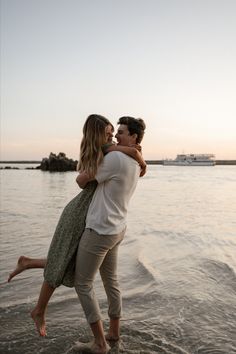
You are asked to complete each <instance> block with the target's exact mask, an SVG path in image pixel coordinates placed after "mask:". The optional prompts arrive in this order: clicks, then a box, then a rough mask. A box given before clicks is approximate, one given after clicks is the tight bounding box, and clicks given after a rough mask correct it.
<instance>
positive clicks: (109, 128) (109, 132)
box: [105, 124, 114, 143]
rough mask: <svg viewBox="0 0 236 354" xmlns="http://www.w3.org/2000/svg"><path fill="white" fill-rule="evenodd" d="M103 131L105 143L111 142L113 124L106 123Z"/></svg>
mask: <svg viewBox="0 0 236 354" xmlns="http://www.w3.org/2000/svg"><path fill="white" fill-rule="evenodd" d="M105 133H106V142H107V143H112V138H113V133H114V128H113V126H112V125H111V124H108V125H107V126H106V128H105Z"/></svg>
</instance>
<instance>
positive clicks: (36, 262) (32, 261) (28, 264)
mask: <svg viewBox="0 0 236 354" xmlns="http://www.w3.org/2000/svg"><path fill="white" fill-rule="evenodd" d="M46 262H47V259H46V258H29V257H25V256H21V257H20V258H19V259H18V262H17V265H16V268H15V269H14V271H13V272H11V273H10V274H9V277H8V280H7V281H8V282H10V281H11V279H12V278H14V277H15V276H16V275H17V274H20V273H21V272H23V271H24V270H26V269H32V268H45V265H46Z"/></svg>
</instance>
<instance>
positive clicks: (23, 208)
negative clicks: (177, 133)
mask: <svg viewBox="0 0 236 354" xmlns="http://www.w3.org/2000/svg"><path fill="white" fill-rule="evenodd" d="M20 168H22V166H20ZM0 174H1V197H0V201H1V249H0V252H1V257H0V262H1V264H0V283H1V285H0V322H1V323H0V328H1V330H0V353H4V354H5V353H22V354H31V353H48V354H49V353H50V354H51V353H58V354H60V353H75V352H76V351H75V350H74V349H73V345H74V342H75V341H77V340H82V341H86V340H88V339H91V333H90V330H89V328H88V326H87V324H86V321H85V318H84V315H83V312H82V309H81V306H80V304H79V301H78V298H77V295H76V293H75V291H74V290H73V289H68V288H66V287H60V288H59V289H57V290H56V292H55V294H54V295H53V298H52V300H51V302H50V304H49V307H48V312H47V324H48V330H47V332H48V336H47V337H46V338H40V337H39V336H38V334H37V333H36V330H35V328H34V324H33V323H32V320H31V318H30V316H29V312H30V310H31V309H32V308H33V306H34V304H35V303H36V300H37V296H38V293H39V289H40V286H41V283H42V279H43V278H42V273H43V272H42V269H34V270H27V271H25V272H23V273H21V274H20V275H18V276H17V277H16V278H15V279H13V280H12V282H11V283H9V284H7V283H5V281H6V279H7V277H8V273H9V272H10V271H12V270H13V268H14V267H15V264H16V261H17V259H18V257H19V256H20V255H28V256H32V257H37V258H39V257H45V256H46V254H47V250H48V246H49V244H50V240H51V237H52V235H53V232H54V229H55V226H56V224H57V221H58V218H59V216H60V214H61V211H62V209H63V207H64V206H65V205H66V203H67V202H68V201H69V200H70V199H71V198H72V197H74V196H75V195H76V194H77V193H78V192H79V189H78V187H77V185H76V183H75V178H76V173H75V172H67V173H48V172H42V171H39V170H24V169H20V170H1V171H0ZM119 277H120V283H121V288H122V294H123V318H122V321H121V340H120V342H119V343H117V344H116V345H114V346H113V348H112V350H111V353H112V354H113V353H134V354H138V353H140V354H150V353H166V354H168V353H179V354H182V353H189V354H195V353H196V354H197V353H199V354H231V353H236V166H215V167H175V166H160V165H154V166H148V172H147V174H146V176H145V177H143V178H142V179H140V181H139V184H138V187H137V190H136V192H135V195H134V196H133V199H132V201H131V203H130V208H129V215H128V228H127V233H126V236H125V240H124V241H123V243H122V245H121V247H120V254H119ZM95 289H96V293H97V297H98V299H99V302H100V306H101V309H102V313H103V315H104V326H105V328H107V325H108V316H107V312H106V311H107V304H106V298H105V293H104V290H103V287H102V284H101V281H100V278H99V276H98V277H97V279H96V282H95Z"/></svg>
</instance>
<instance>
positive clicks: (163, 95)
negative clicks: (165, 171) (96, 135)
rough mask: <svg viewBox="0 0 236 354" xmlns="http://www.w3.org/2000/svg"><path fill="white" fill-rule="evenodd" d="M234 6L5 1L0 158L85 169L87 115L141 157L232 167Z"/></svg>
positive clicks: (219, 0)
mask: <svg viewBox="0 0 236 354" xmlns="http://www.w3.org/2000/svg"><path fill="white" fill-rule="evenodd" d="M235 18H236V1H235V0H1V155H0V160H32V159H35V160H41V159H42V158H43V157H46V156H48V155H49V153H50V152H51V151H52V152H55V153H59V152H61V151H62V152H65V153H66V155H67V156H68V157H71V158H75V159H78V157H79V146H80V140H81V136H82V127H83V124H84V122H85V119H86V118H87V116H88V115H89V114H91V113H98V114H102V115H104V116H105V117H107V118H108V119H110V120H111V121H112V123H113V124H114V125H115V127H116V123H117V121H118V118H119V117H121V116H124V115H130V116H134V117H136V118H138V117H141V118H143V119H144V121H145V122H146V126H147V128H146V133H145V138H144V140H143V144H142V146H143V154H144V157H145V158H146V159H163V158H174V157H175V156H176V154H178V153H183V152H184V153H213V154H215V156H216V158H217V159H236V40H235V38H236V21H235Z"/></svg>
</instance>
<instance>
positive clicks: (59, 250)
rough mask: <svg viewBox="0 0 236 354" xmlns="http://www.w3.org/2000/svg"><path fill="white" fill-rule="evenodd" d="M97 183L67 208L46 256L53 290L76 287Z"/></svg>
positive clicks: (90, 184)
mask: <svg viewBox="0 0 236 354" xmlns="http://www.w3.org/2000/svg"><path fill="white" fill-rule="evenodd" d="M96 187H97V182H96V181H92V182H89V183H88V184H87V186H86V188H85V189H83V190H82V191H81V192H80V193H79V194H78V195H77V196H76V197H75V198H73V199H72V200H71V201H70V202H69V203H68V204H67V205H66V207H65V208H64V210H63V212H62V214H61V217H60V219H59V222H58V224H57V227H56V230H55V233H54V236H53V239H52V242H51V245H50V248H49V251H48V256H47V264H46V267H45V269H44V279H45V280H46V281H47V282H48V283H49V285H51V286H52V287H53V288H56V287H58V286H59V285H61V284H63V285H65V286H68V287H73V286H74V277H75V263H76V254H77V249H78V245H79V241H80V238H81V236H82V234H83V231H84V228H85V221H86V215H87V212H88V208H89V205H90V202H91V200H92V197H93V195H94V192H95V190H96Z"/></svg>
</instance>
